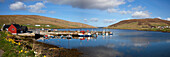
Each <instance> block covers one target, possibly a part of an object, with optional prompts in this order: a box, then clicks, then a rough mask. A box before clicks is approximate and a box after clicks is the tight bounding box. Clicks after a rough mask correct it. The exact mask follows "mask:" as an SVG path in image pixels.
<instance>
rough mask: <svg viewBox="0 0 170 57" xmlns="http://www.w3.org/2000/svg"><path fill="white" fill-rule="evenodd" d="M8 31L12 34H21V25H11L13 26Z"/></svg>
mask: <svg viewBox="0 0 170 57" xmlns="http://www.w3.org/2000/svg"><path fill="white" fill-rule="evenodd" d="M8 31H9V32H11V33H20V32H21V26H20V25H19V24H11V26H10V27H9V28H8Z"/></svg>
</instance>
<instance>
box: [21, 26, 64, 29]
mask: <svg viewBox="0 0 170 57" xmlns="http://www.w3.org/2000/svg"><path fill="white" fill-rule="evenodd" d="M23 26H27V27H28V28H49V29H54V28H63V27H60V26H55V25H50V27H47V26H45V25H41V26H34V25H23Z"/></svg>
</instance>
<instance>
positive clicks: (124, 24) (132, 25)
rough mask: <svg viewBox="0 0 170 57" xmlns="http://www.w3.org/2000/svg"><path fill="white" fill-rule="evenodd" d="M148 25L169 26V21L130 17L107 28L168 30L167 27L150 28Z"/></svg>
mask: <svg viewBox="0 0 170 57" xmlns="http://www.w3.org/2000/svg"><path fill="white" fill-rule="evenodd" d="M150 26H170V21H166V20H162V19H158V18H154V19H149V18H148V19H131V20H123V21H120V22H118V23H116V24H113V25H110V26H108V27H107V28H111V29H135V30H148V31H165V32H167V31H168V32H170V30H169V29H162V30H161V29H151V28H150Z"/></svg>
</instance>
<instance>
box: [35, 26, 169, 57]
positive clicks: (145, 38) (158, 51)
mask: <svg viewBox="0 0 170 57" xmlns="http://www.w3.org/2000/svg"><path fill="white" fill-rule="evenodd" d="M60 30H67V29H60ZM68 30H73V31H74V30H78V29H68ZM83 30H92V29H83ZM96 31H101V29H96ZM109 31H111V32H114V33H113V35H112V36H98V37H97V38H93V37H86V38H85V37H74V38H72V39H66V38H55V39H44V40H38V41H40V42H45V43H48V44H52V45H56V46H59V47H64V48H68V49H72V48H77V49H79V51H81V52H83V53H84V55H83V56H85V57H170V55H169V54H168V53H170V50H169V48H170V33H162V32H150V31H136V30H115V29H109ZM162 55H163V56H162Z"/></svg>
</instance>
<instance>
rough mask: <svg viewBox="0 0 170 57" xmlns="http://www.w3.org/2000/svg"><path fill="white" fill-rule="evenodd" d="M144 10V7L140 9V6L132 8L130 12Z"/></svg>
mask: <svg viewBox="0 0 170 57" xmlns="http://www.w3.org/2000/svg"><path fill="white" fill-rule="evenodd" d="M144 9H145V7H142V6H137V7H134V8H132V10H136V11H138V10H144Z"/></svg>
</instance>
